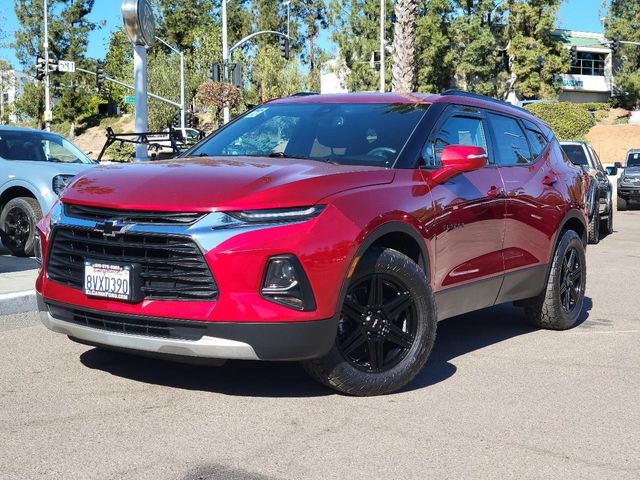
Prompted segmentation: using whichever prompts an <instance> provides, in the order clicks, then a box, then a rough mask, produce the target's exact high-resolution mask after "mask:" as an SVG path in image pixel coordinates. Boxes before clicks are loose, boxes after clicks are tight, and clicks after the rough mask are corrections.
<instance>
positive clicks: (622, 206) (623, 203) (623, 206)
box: [618, 195, 627, 212]
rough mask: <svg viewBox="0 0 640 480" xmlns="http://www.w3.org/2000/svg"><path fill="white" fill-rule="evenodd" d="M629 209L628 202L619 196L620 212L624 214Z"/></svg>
mask: <svg viewBox="0 0 640 480" xmlns="http://www.w3.org/2000/svg"><path fill="white" fill-rule="evenodd" d="M626 209H627V201H626V200H625V199H624V198H622V197H621V196H620V195H618V211H619V212H622V211H624V210H626Z"/></svg>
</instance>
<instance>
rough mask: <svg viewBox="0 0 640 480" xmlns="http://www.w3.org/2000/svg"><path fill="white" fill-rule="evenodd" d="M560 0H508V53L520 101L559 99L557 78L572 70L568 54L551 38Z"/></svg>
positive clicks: (555, 39) (559, 43) (557, 41)
mask: <svg viewBox="0 0 640 480" xmlns="http://www.w3.org/2000/svg"><path fill="white" fill-rule="evenodd" d="M560 3H561V0H533V1H525V0H509V1H508V2H507V8H508V10H509V15H508V17H507V38H508V39H509V44H508V47H507V53H508V56H509V65H510V69H511V71H512V73H513V74H514V75H515V76H516V77H517V82H516V83H515V86H514V89H515V91H516V93H517V95H518V97H519V98H525V99H531V98H550V97H555V96H557V94H558V92H559V90H560V84H559V82H558V80H557V78H558V75H559V74H562V73H565V72H567V71H568V70H569V64H570V61H569V54H568V52H567V51H566V49H565V48H563V46H562V43H561V42H560V41H559V40H558V39H557V37H554V36H553V35H551V32H552V31H553V29H554V28H555V25H556V22H557V18H558V11H559V9H560Z"/></svg>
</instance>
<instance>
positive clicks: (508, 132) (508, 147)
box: [489, 114, 532, 165]
mask: <svg viewBox="0 0 640 480" xmlns="http://www.w3.org/2000/svg"><path fill="white" fill-rule="evenodd" d="M489 118H490V119H491V126H492V127H493V133H494V134H495V136H496V143H497V144H496V147H497V148H496V150H497V154H498V160H497V163H498V164H499V165H523V164H527V163H529V162H531V160H532V156H531V152H530V150H529V144H528V143H527V138H526V137H525V134H524V132H523V131H522V128H520V124H518V122H517V121H516V120H514V119H512V118H509V117H505V116H502V115H494V114H490V115H489Z"/></svg>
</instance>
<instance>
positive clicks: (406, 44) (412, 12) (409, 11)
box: [391, 0, 417, 92]
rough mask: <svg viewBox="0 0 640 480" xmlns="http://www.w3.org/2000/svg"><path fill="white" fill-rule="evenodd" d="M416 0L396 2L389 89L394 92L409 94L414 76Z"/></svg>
mask: <svg viewBox="0 0 640 480" xmlns="http://www.w3.org/2000/svg"><path fill="white" fill-rule="evenodd" d="M416 11H417V2H416V0H397V1H396V6H395V17H396V23H395V25H394V29H393V69H392V77H393V79H392V83H391V87H392V89H393V91H395V92H411V91H412V90H413V81H414V74H415V65H414V54H415V42H416Z"/></svg>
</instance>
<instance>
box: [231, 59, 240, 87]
mask: <svg viewBox="0 0 640 480" xmlns="http://www.w3.org/2000/svg"><path fill="white" fill-rule="evenodd" d="M229 70H231V83H232V84H233V85H235V86H236V87H238V88H242V65H240V64H239V63H231V64H229Z"/></svg>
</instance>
